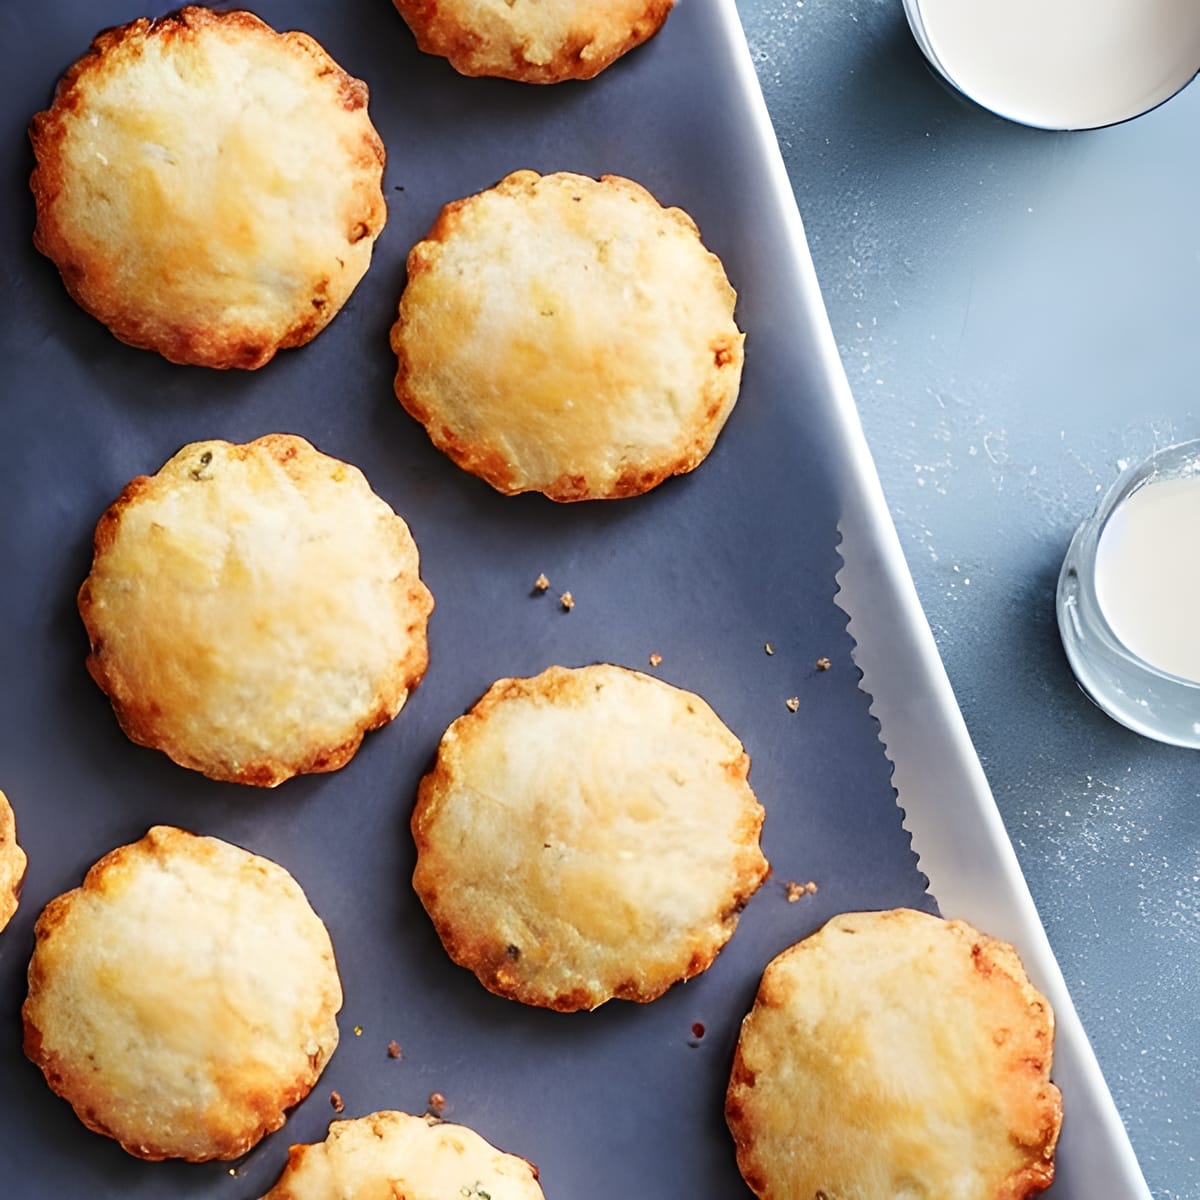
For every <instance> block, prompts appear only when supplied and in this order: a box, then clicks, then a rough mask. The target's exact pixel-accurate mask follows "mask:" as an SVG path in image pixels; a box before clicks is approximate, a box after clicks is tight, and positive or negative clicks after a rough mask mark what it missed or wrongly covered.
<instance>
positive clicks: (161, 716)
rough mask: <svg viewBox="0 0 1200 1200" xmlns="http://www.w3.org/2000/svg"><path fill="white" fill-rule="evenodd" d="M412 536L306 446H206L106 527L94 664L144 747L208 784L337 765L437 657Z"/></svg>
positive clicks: (125, 498) (353, 477) (92, 592)
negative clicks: (430, 643)
mask: <svg viewBox="0 0 1200 1200" xmlns="http://www.w3.org/2000/svg"><path fill="white" fill-rule="evenodd" d="M418 566H419V564H418V556H417V547H416V545H415V544H414V542H413V540H412V537H411V535H410V534H409V531H408V526H407V525H406V524H405V523H404V521H402V520H401V519H400V518H399V517H398V516H396V514H395V513H394V512H392V510H391V509H390V508H389V507H388V506H387V504H385V503H384V502H383V501H382V500H381V499H380V498H379V497H378V496H376V495H375V493H374V492H372V491H371V489H370V487H369V485H368V484H367V481H366V479H364V478H363V475H362V472H361V471H359V470H358V469H357V468H356V467H352V466H349V465H348V464H347V463H344V462H339V461H338V460H337V459H336V458H329V457H327V456H326V455H324V454H321V453H320V452H318V451H317V450H315V449H313V447H312V446H310V445H309V443H308V442H306V441H305V440H304V439H303V438H299V437H294V436H292V435H290V434H269V435H268V436H266V437H262V438H259V439H258V440H257V441H254V442H249V443H247V444H245V445H231V444H230V443H228V442H222V441H210V442H196V443H194V444H193V445H190V446H185V447H184V448H183V449H182V450H180V451H179V453H178V454H176V455H175V456H174V458H172V459H171V460H170V461H169V462H168V463H167V464H166V465H165V466H164V467H163V468H162V469H161V470H160V471H159V472H158V474H156V475H153V476H150V477H147V476H139V477H138V478H137V479H134V480H133V481H132V482H131V483H130V484H128V486H127V487H126V488H125V490H124V491H123V492H122V493H121V495H120V496H119V497H118V498H117V500H116V501H115V502H114V503H113V505H112V506H111V507H110V508H109V509H108V511H107V512H106V513H105V514H104V515H103V516H102V517H101V518H100V522H99V524H98V525H97V527H96V552H95V558H94V560H93V563H92V570H91V574H90V575H89V576H88V578H87V579H86V580H85V581H84V584H83V586H82V588H80V591H79V611H80V614H81V615H82V617H83V621H84V624H85V625H86V626H87V630H88V636H89V638H90V639H91V654H90V656H89V658H88V670H89V671H90V672H91V674H92V677H93V678H94V679H95V680H96V682H97V683H98V684H99V685H100V687H101V688H103V690H104V691H105V693H107V695H108V697H109V699H110V700H111V701H112V705H113V710H114V711H115V712H116V715H117V719H118V720H119V721H120V723H121V728H122V729H124V730H125V732H126V733H127V734H128V735H129V737H130V738H132V739H133V741H135V742H138V743H140V744H141V745H144V746H153V747H156V748H157V749H160V750H163V751H165V752H166V753H167V754H168V755H170V757H171V758H173V759H174V760H175V761H176V762H177V763H180V764H182V765H183V766H185V767H191V768H192V769H194V770H197V771H201V772H203V773H204V774H205V775H208V776H209V777H211V778H213V779H224V780H229V781H231V782H235V783H249V784H256V785H259V786H262V787H273V786H275V785H276V784H278V783H280V782H282V781H283V780H284V779H287V778H289V777H290V776H292V775H296V774H300V773H305V772H316V771H333V770H336V769H337V768H338V767H341V766H343V765H344V764H345V763H346V762H348V761H349V760H350V759H351V758H352V757H353V755H354V752H355V751H356V750H357V749H358V746H359V743H360V742H361V741H362V737H363V733H364V732H365V731H366V730H368V729H375V728H377V727H378V726H380V725H384V724H386V723H387V722H388V721H390V720H391V719H392V718H393V717H394V716H395V715H396V714H397V713H398V712H399V711H400V709H401V708H402V707H403V705H404V702H405V700H406V699H407V697H408V694H409V692H410V691H411V690H412V689H413V688H414V687H416V685H417V684H418V683H419V682H420V679H421V676H422V675H423V674H424V671H425V666H426V663H427V662H428V651H427V643H426V636H425V627H426V622H427V620H428V617H429V613H430V611H431V610H432V608H433V598H432V597H431V596H430V594H429V591H428V589H427V588H426V587H425V585H424V584H423V583H422V582H421V580H420V577H419V575H418Z"/></svg>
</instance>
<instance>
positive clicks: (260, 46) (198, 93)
mask: <svg viewBox="0 0 1200 1200" xmlns="http://www.w3.org/2000/svg"><path fill="white" fill-rule="evenodd" d="M30 138H31V140H32V142H33V150H34V155H35V157H36V158H37V167H36V169H35V170H34V172H33V176H32V178H31V180H30V186H31V187H32V189H33V194H34V199H35V201H36V204H37V228H36V230H35V232H34V244H35V245H36V246H37V248H38V249H39V250H40V251H41V252H42V253H43V254H45V255H47V256H48V257H49V258H51V259H52V260H53V261H54V263H55V265H56V266H57V267H58V269H59V272H60V273H61V274H62V278H63V282H64V283H65V284H66V287H67V290H68V291H69V292H70V293H71V295H72V296H73V297H74V298H75V300H76V301H78V303H79V304H80V305H82V307H83V308H85V309H86V310H87V311H88V312H90V313H91V314H92V315H93V316H95V317H98V318H99V319H100V320H101V321H103V322H104V324H105V325H107V326H108V327H109V329H111V330H112V332H113V333H114V334H116V336H117V337H118V338H120V339H121V340H122V341H124V342H128V343H130V344H131V345H134V346H141V347H144V348H146V349H150V350H156V351H158V353H159V354H162V355H163V356H164V357H166V358H168V359H170V360H171V361H172V362H178V363H193V364H197V365H200V366H206V367H246V368H253V367H261V366H262V365H263V364H264V363H265V362H267V361H268V360H269V359H270V358H271V357H272V356H273V355H274V354H275V352H276V350H279V349H281V348H283V347H288V346H300V345H303V344H304V343H305V342H307V341H309V340H310V339H312V338H313V337H315V336H316V335H317V334H318V333H320V331H321V330H322V329H323V328H324V327H325V326H326V325H327V324H328V323H329V321H330V320H332V318H333V317H334V315H335V314H336V313H337V312H338V310H339V309H340V308H341V307H342V305H343V304H344V303H345V302H346V300H347V298H348V297H349V296H350V293H351V292H352V291H353V290H354V288H355V286H356V285H357V283H358V281H359V280H360V279H361V278H362V276H363V274H364V273H365V271H366V269H367V266H368V265H369V263H370V261H371V249H372V246H373V245H374V242H375V238H376V237H377V236H378V234H379V231H380V230H381V229H382V228H383V225H384V222H385V220H386V219H387V212H386V209H385V206H384V200H383V191H382V184H381V181H382V176H383V162H384V149H383V143H382V142H381V141H380V138H379V135H378V134H377V133H376V131H375V128H374V126H373V125H372V124H371V120H370V118H369V116H368V115H367V88H366V85H365V84H363V83H362V82H361V81H360V80H357V79H354V78H352V77H351V76H349V75H347V74H346V72H345V71H343V70H342V69H341V67H339V66H338V65H337V63H335V62H334V61H333V59H331V58H330V57H329V55H328V54H326V53H325V51H324V50H323V49H322V48H321V47H320V46H319V45H318V44H317V43H316V42H315V41H314V40H313V39H312V38H311V37H309V36H308V35H307V34H304V33H294V32H293V33H282V34H281V33H276V32H275V31H274V30H273V29H272V28H271V27H270V26H269V25H266V24H264V23H263V22H262V21H260V20H259V19H258V18H257V17H255V16H253V15H251V14H250V13H247V12H240V11H233V12H216V11H214V10H212V9H208V8H195V7H188V8H183V9H180V10H179V11H178V12H175V13H172V14H170V15H168V16H165V17H161V18H159V19H157V20H150V19H148V18H145V17H142V18H139V19H138V20H136V21H132V22H131V23H129V24H128V25H124V26H121V27H120V28H117V29H109V30H105V31H104V32H103V33H101V34H99V35H98V36H97V37H96V39H95V41H93V43H92V46H91V49H90V50H89V51H88V53H87V54H85V55H84V56H83V57H82V58H81V59H80V60H79V61H78V62H76V63H75V64H74V66H72V67H71V68H70V70H68V71H67V73H66V75H64V76H63V78H62V80H61V82H60V83H59V86H58V90H57V93H56V95H55V98H54V102H53V104H52V105H51V107H50V108H49V109H48V110H46V111H45V112H40V113H38V114H37V115H36V116H34V118H33V122H32V124H31V126H30Z"/></svg>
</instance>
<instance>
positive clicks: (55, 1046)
mask: <svg viewBox="0 0 1200 1200" xmlns="http://www.w3.org/2000/svg"><path fill="white" fill-rule="evenodd" d="M35 932H36V937H37V943H36V946H35V949H34V952H33V958H32V960H31V961H30V964H29V995H28V998H27V999H26V1001H25V1006H24V1008H23V1010H22V1015H23V1017H24V1022H25V1053H26V1054H27V1055H28V1056H29V1058H30V1059H31V1060H32V1061H33V1062H34V1063H35V1064H36V1065H37V1066H38V1067H40V1068H41V1070H42V1072H43V1073H44V1074H45V1076H46V1081H47V1082H48V1083H49V1084H50V1087H51V1088H52V1089H53V1090H54V1091H55V1092H57V1093H58V1095H60V1096H62V1097H63V1099H65V1100H66V1101H68V1103H70V1105H71V1106H72V1107H73V1108H74V1109H75V1113H76V1115H77V1116H78V1117H79V1119H80V1120H81V1121H82V1122H83V1123H84V1124H85V1125H86V1126H87V1127H88V1128H89V1129H92V1130H94V1131H95V1132H97V1133H103V1134H106V1135H107V1136H108V1137H111V1138H115V1139H116V1140H117V1141H118V1142H120V1143H121V1145H122V1146H123V1147H124V1148H125V1149H126V1150H127V1151H128V1152H129V1153H130V1154H133V1155H136V1156H137V1157H138V1158H146V1159H162V1158H183V1159H188V1160H189V1161H192V1162H202V1161H205V1160H207V1159H213V1158H221V1159H228V1158H235V1157H236V1156H237V1155H239V1154H244V1153H245V1152H246V1151H247V1150H248V1149H250V1147H251V1146H253V1145H254V1144H255V1143H256V1142H258V1141H259V1139H260V1138H262V1137H263V1136H264V1135H265V1134H268V1133H270V1132H271V1131H272V1130H274V1129H278V1128H279V1127H280V1126H281V1125H282V1124H283V1123H284V1120H285V1111H286V1110H287V1109H288V1108H290V1107H291V1106H292V1105H294V1104H296V1103H298V1102H299V1101H300V1100H302V1099H303V1098H304V1097H305V1096H306V1095H307V1094H308V1092H309V1089H310V1088H311V1087H312V1085H313V1084H314V1083H315V1082H316V1080H317V1077H318V1076H319V1075H320V1074H321V1071H322V1070H323V1069H324V1066H325V1063H326V1062H327V1061H328V1059H329V1056H330V1055H331V1054H332V1053H333V1051H334V1048H335V1047H336V1046H337V1041H338V1030H337V1021H336V1016H337V1012H338V1009H340V1008H341V1005H342V988H341V983H340V981H339V979H338V973H337V967H336V965H335V963H334V958H333V947H332V946H331V945H330V942H329V934H328V933H327V932H326V930H325V926H324V925H323V924H322V923H321V920H320V918H319V917H318V916H317V915H316V913H314V912H313V910H312V909H311V908H310V907H309V905H308V901H307V900H306V899H305V897H304V893H303V892H302V891H301V890H300V887H299V885H298V884H297V883H296V881H295V880H294V879H293V878H292V877H291V876H290V875H289V874H288V873H287V872H286V871H285V870H284V869H283V868H282V867H280V866H277V865H276V864H275V863H273V862H270V861H268V860H267V859H265V858H260V857H259V856H258V855H255V854H251V853H250V852H249V851H246V850H241V849H239V848H238V847H236V846H231V845H229V843H228V842H222V841H218V840H217V839H216V838H209V837H196V836H194V835H192V834H190V833H184V832H183V831H182V830H180V829H172V828H170V827H167V826H156V827H155V828H153V829H151V830H150V832H149V833H147V834H146V836H145V837H144V838H142V839H141V841H138V842H134V843H132V844H131V845H128V846H121V847H118V848H117V849H116V850H113V851H112V852H111V853H109V854H106V855H105V856H104V857H103V858H102V859H100V861H99V862H98V863H96V865H95V866H93V867H92V868H91V870H90V871H88V873H87V875H86V877H85V878H84V881H83V886H82V887H78V888H76V889H75V890H74V891H71V892H67V893H65V894H64V895H62V896H59V897H58V898H57V899H55V900H52V901H51V902H50V903H49V904H48V905H47V906H46V908H45V910H44V911H43V912H42V915H41V916H40V917H39V918H38V922H37V926H36V930H35Z"/></svg>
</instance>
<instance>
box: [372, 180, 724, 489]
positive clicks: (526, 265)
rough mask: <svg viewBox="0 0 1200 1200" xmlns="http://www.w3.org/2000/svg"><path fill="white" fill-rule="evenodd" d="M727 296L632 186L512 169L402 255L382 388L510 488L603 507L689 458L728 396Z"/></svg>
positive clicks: (685, 225)
mask: <svg viewBox="0 0 1200 1200" xmlns="http://www.w3.org/2000/svg"><path fill="white" fill-rule="evenodd" d="M735 300H736V294H735V292H734V290H733V288H732V287H731V286H730V285H729V281H728V279H727V278H726V277H725V271H724V269H723V268H722V266H721V263H720V260H719V259H718V258H717V257H716V255H714V254H711V253H710V252H709V251H708V250H706V249H705V248H704V245H703V244H702V243H701V241H700V235H699V232H698V230H697V228H696V225H695V223H694V222H693V221H692V219H691V218H690V217H689V216H688V215H687V214H686V213H684V212H682V211H681V210H680V209H678V208H663V207H661V206H660V205H659V203H658V201H657V200H655V199H654V197H653V196H651V195H650V193H649V192H647V191H646V190H645V189H644V188H643V187H641V186H639V185H638V184H636V183H633V182H631V181H630V180H628V179H621V178H619V177H617V176H615V175H605V176H603V177H602V178H601V179H599V180H595V179H588V178H586V177H584V176H582V175H571V174H567V173H560V174H557V175H545V176H540V175H538V174H537V173H536V172H534V171H517V172H515V173H514V174H512V175H509V176H508V177H507V178H506V179H504V180H502V181H501V182H500V183H498V184H497V185H496V186H495V187H493V188H490V189H489V190H488V191H485V192H481V193H479V194H478V195H476V196H469V197H467V198H466V199H464V200H458V201H456V202H454V203H452V204H449V205H447V206H446V207H445V208H444V209H443V210H442V212H441V215H440V216H439V217H438V219H437V221H436V222H435V224H434V226H433V228H432V230H431V231H430V233H429V235H428V237H427V238H426V239H425V240H424V241H422V242H419V243H418V244H417V245H416V246H415V247H414V248H413V250H412V251H411V252H410V254H409V256H408V284H407V286H406V287H405V290H404V294H403V296H402V297H401V300H400V314H399V319H398V320H397V322H396V324H395V325H394V327H393V329H392V349H393V350H394V351H395V352H396V356H397V359H398V367H397V373H396V395H397V396H398V398H399V400H400V402H401V404H403V405H404V407H405V408H406V409H407V410H408V412H409V413H410V414H412V416H414V417H415V418H416V419H417V420H418V421H420V422H421V424H423V425H424V426H425V428H426V431H427V432H428V434H429V436H430V438H431V439H432V441H433V443H434V445H435V446H437V447H438V448H439V449H440V450H442V451H444V452H445V453H446V454H448V455H449V456H450V457H451V458H452V459H453V460H454V461H455V462H456V463H457V464H458V465H459V466H460V467H462V468H464V469H465V470H467V471H470V472H472V473H473V474H475V475H478V476H480V477H481V478H483V479H485V480H487V482H488V483H490V484H491V485H492V487H494V488H496V489H497V490H498V491H500V492H504V493H505V494H507V495H512V494H514V493H517V492H527V491H538V492H543V493H545V495H547V496H549V497H550V498H551V499H552V500H560V501H566V500H592V499H615V498H618V497H622V496H634V495H638V494H639V493H641V492H645V491H648V490H649V489H650V488H652V487H655V486H656V485H657V484H659V483H661V482H662V481H663V480H664V479H666V478H667V477H668V476H671V475H679V474H682V473H684V472H687V471H691V470H693V469H694V468H695V467H697V466H699V465H700V463H701V462H702V461H703V460H704V458H705V457H706V456H707V455H708V453H709V451H710V450H711V449H712V447H713V443H714V442H715V441H716V438H717V435H718V434H719V433H720V431H721V428H722V427H723V426H724V424H725V421H726V419H727V418H728V417H729V414H730V412H731V411H732V409H733V406H734V403H735V402H736V400H737V394H738V386H739V382H740V380H741V372H742V342H743V335H742V334H741V332H740V331H739V330H738V327H737V325H736V324H735V323H734V318H733V310H734V302H735Z"/></svg>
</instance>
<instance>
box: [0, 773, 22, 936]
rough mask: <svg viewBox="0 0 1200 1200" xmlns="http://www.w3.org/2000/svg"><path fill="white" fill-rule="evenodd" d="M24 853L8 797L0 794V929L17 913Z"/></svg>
mask: <svg viewBox="0 0 1200 1200" xmlns="http://www.w3.org/2000/svg"><path fill="white" fill-rule="evenodd" d="M26 861H27V860H26V858H25V851H24V850H22V849H21V847H20V846H18V845H17V820H16V817H14V816H13V810H12V805H11V804H9V802H8V797H7V796H6V795H5V794H4V793H3V792H0V929H3V928H4V927H5V926H6V925H7V924H8V923H9V921H11V920H12V919H13V915H14V914H15V913H16V911H17V904H18V902H19V901H20V899H21V884H22V883H24V882H25V864H26Z"/></svg>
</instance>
